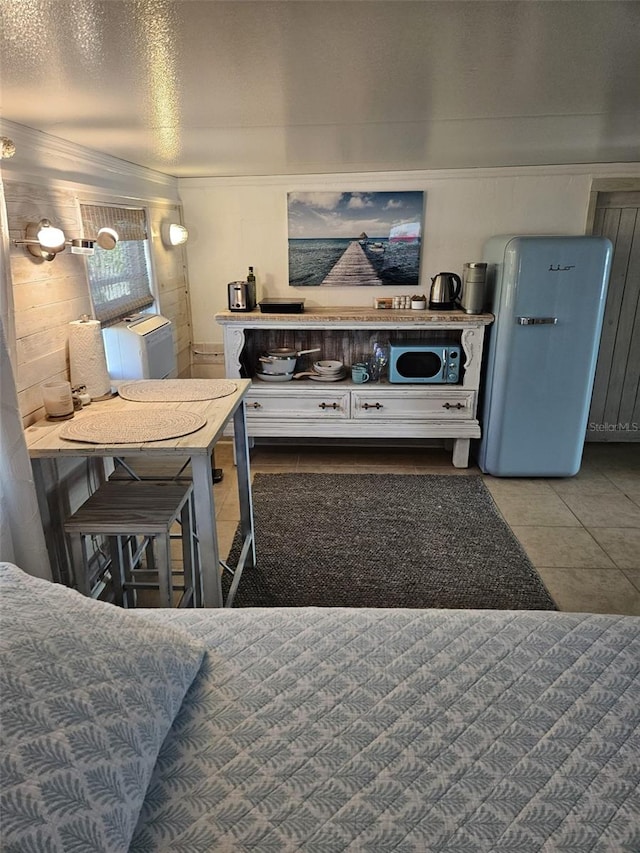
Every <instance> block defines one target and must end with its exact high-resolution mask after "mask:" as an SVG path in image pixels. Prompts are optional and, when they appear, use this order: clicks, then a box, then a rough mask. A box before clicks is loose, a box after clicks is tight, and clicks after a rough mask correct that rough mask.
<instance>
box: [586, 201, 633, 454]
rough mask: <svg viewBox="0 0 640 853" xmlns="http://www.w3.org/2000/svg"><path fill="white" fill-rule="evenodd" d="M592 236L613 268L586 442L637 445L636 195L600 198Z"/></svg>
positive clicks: (597, 202)
mask: <svg viewBox="0 0 640 853" xmlns="http://www.w3.org/2000/svg"><path fill="white" fill-rule="evenodd" d="M593 233H594V235H599V236H603V237H608V238H609V240H611V242H612V244H613V247H614V250H613V263H612V267H611V277H610V279H609V290H608V295H607V303H606V308H605V315H604V323H603V326H602V338H601V342H600V350H599V353H598V362H597V367H596V375H595V380H594V386H593V396H592V398H591V409H590V411H589V420H588V427H587V434H586V440H587V441H603V442H604V441H609V442H611V441H625V442H626V441H640V400H639V388H640V192H600V193H598V198H597V201H596V212H595V220H594V226H593Z"/></svg>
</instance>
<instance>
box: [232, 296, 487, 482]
mask: <svg viewBox="0 0 640 853" xmlns="http://www.w3.org/2000/svg"><path fill="white" fill-rule="evenodd" d="M215 319H216V321H217V322H218V323H219V324H220V325H221V326H222V327H223V333H224V353H225V368H226V375H227V376H228V377H229V378H231V379H233V378H235V377H243V378H251V379H253V383H252V387H251V389H250V390H249V392H248V394H247V396H246V398H245V406H246V413H247V431H248V434H249V436H252V437H291V438H295V437H304V438H379V439H393V438H413V439H429V438H442V439H452V440H453V464H454V465H455V466H456V467H458V468H466V467H467V465H468V463H469V442H470V440H471V439H472V438H479V437H480V424H479V422H478V419H477V406H478V392H479V389H480V376H481V364H482V348H483V343H484V335H485V329H486V327H487V326H488V325H489V324H490V323H491V322H492V321H493V315H492V314H465V313H464V312H462V311H447V312H436V311H428V310H427V311H415V310H413V311H412V310H407V311H399V310H393V309H392V310H389V309H382V310H381V309H367V308H334V309H330V308H313V309H311V310H308V311H305V312H304V313H303V314H262V313H260V312H259V311H251V312H246V313H241V312H233V311H222V312H220V313H219V314H216V316H215ZM391 339H395V340H399V341H403V342H409V341H411V342H415V341H418V342H425V343H438V342H440V341H444V340H453V341H455V342H459V343H460V345H461V347H462V350H463V353H464V359H463V365H462V370H461V377H460V380H459V382H458V383H457V384H455V385H434V384H392V383H390V382H389V381H388V379H386V378H383V379H381V380H380V381H377V382H367V383H365V384H355V383H353V382H352V381H351V378H350V372H349V376H348V378H346V379H344V380H342V381H339V382H326V383H325V382H316V381H314V380H310V379H309V378H308V377H307V378H302V379H294V380H291V381H289V382H274V383H272V382H263V381H261V380H259V379H256V378H255V373H256V370H257V366H258V358H259V357H260V355H261V354H263V353H264V352H265V351H266V350H267V349H268V348H270V347H277V346H288V347H294V348H295V349H296V350H297V351H301V350H306V349H311V348H313V347H320V352H319V353H315V354H314V355H309V356H301V357H300V358H299V360H298V368H297V369H298V370H303V369H304V368H305V367H306V366H310V365H311V364H312V363H313V361H314V360H316V359H318V358H325V359H338V360H340V361H343V362H344V363H345V365H347V367H349V366H350V365H351V364H352V363H354V362H356V361H364V360H366V359H368V358H369V357H370V355H371V354H372V352H373V346H374V343H379V344H382V345H384V346H388V343H389V340H391Z"/></svg>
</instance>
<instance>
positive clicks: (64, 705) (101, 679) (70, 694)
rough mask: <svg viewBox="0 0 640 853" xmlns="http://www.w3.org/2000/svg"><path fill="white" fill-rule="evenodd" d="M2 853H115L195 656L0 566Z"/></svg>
mask: <svg viewBox="0 0 640 853" xmlns="http://www.w3.org/2000/svg"><path fill="white" fill-rule="evenodd" d="M0 654H1V662H0V666H1V671H0V701H1V706H0V707H1V712H2V727H1V728H2V732H1V735H0V738H1V740H0V744H1V752H0V778H1V780H2V795H1V801H0V814H1V815H2V837H3V850H4V851H7V853H9V851H18V850H20V851H21V853H25V851H33V853H36V851H38V853H43V851H47V853H53V851H63V850H64V851H74V853H82V851H87V853H88V851H92V853H96V851H109V853H112V851H114V852H115V851H125V850H127V849H128V847H129V843H130V841H131V837H132V835H133V831H134V829H135V826H136V821H137V819H138V815H139V813H140V809H141V807H142V803H143V801H144V797H145V793H146V789H147V786H148V783H149V779H150V777H151V772H152V770H153V767H154V764H155V762H156V758H157V755H158V752H159V750H160V746H161V745H162V742H163V741H164V739H165V737H166V735H167V732H168V731H169V729H170V728H171V724H172V722H173V720H174V719H175V716H176V714H177V713H178V710H179V709H180V706H181V704H182V700H183V698H184V696H185V693H186V692H187V690H188V689H189V686H190V685H191V683H192V681H193V679H194V678H195V676H196V674H197V672H198V669H199V668H200V664H201V662H202V657H203V654H204V646H203V645H201V644H200V643H198V642H196V641H194V640H193V639H192V638H190V637H189V636H188V635H187V634H186V633H182V632H181V631H180V630H179V629H175V628H173V627H168V626H166V625H160V624H154V623H153V621H152V620H147V619H145V618H144V617H143V616H142V615H140V614H137V613H136V612H135V611H127V610H122V609H120V608H118V607H115V606H113V605H110V604H106V603H104V602H99V601H94V600H92V599H90V598H86V597H85V596H82V595H80V594H79V593H77V592H74V591H73V590H71V589H67V588H66V587H63V586H60V585H58V584H53V583H50V582H49V581H45V580H40V579H38V578H33V577H31V576H30V575H27V574H25V573H24V572H23V571H21V570H20V569H18V568H17V567H16V566H14V565H12V564H11V563H0Z"/></svg>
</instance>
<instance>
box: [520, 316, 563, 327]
mask: <svg viewBox="0 0 640 853" xmlns="http://www.w3.org/2000/svg"><path fill="white" fill-rule="evenodd" d="M557 322H558V318H557V317H516V323H517V324H518V325H519V326H555V325H556V324H557Z"/></svg>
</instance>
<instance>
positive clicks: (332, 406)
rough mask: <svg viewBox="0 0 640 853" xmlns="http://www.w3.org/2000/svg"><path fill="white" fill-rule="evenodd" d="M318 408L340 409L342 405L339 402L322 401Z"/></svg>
mask: <svg viewBox="0 0 640 853" xmlns="http://www.w3.org/2000/svg"><path fill="white" fill-rule="evenodd" d="M318 408H319V409H339V408H340V406H339V404H338V403H320V404H319V406H318Z"/></svg>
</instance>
